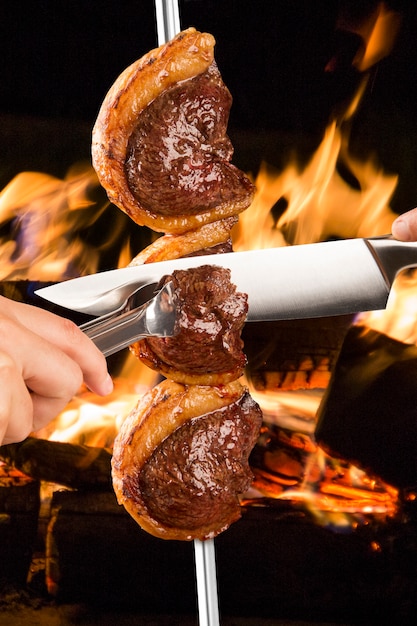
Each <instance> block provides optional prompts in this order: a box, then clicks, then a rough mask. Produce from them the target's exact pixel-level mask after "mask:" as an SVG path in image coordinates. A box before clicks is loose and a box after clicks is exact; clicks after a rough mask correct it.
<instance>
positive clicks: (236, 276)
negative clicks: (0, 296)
mask: <svg viewBox="0 0 417 626" xmlns="http://www.w3.org/2000/svg"><path fill="white" fill-rule="evenodd" d="M202 265H218V266H222V267H226V268H229V269H230V271H231V280H232V282H233V283H234V284H235V285H236V287H237V289H238V291H241V292H244V293H247V294H248V304H249V311H248V317H247V320H248V321H268V320H269V321H271V320H283V319H302V318H313V317H326V316H334V315H344V314H353V313H358V312H362V311H369V310H379V309H383V308H385V307H386V305H387V301H388V296H389V293H390V289H391V286H392V283H393V281H394V279H395V277H396V275H397V274H398V273H399V272H400V271H401V270H402V269H404V268H407V267H414V266H416V265H417V244H416V243H404V242H400V241H397V240H394V239H392V238H391V237H380V238H375V239H359V238H358V239H344V240H338V241H327V242H323V243H312V244H301V245H294V246H287V247H279V248H268V249H263V250H251V251H247V252H231V253H225V254H218V255H206V256H195V257H187V258H179V259H175V260H169V261H161V262H158V263H149V264H143V265H138V266H133V267H126V268H122V269H115V270H109V271H104V272H99V273H97V274H91V275H88V276H84V277H80V278H75V279H72V280H67V281H64V282H62V283H58V284H55V285H51V286H48V287H45V288H42V289H39V290H38V291H37V292H36V293H37V295H39V296H40V297H42V298H44V299H46V300H48V301H50V302H52V303H54V304H58V305H60V306H62V307H65V308H68V309H71V310H73V311H80V310H81V311H85V307H86V304H87V305H88V303H89V301H93V300H94V299H96V298H97V296H99V295H100V294H101V293H103V292H105V291H108V290H113V289H115V288H117V287H118V286H120V285H122V284H126V283H129V284H130V283H131V284H132V290H133V288H134V286H138V285H140V284H143V285H145V284H147V283H150V282H155V281H159V280H160V279H161V278H162V277H163V276H165V275H167V274H171V273H172V272H173V271H174V270H179V269H188V268H192V267H197V266H202Z"/></svg>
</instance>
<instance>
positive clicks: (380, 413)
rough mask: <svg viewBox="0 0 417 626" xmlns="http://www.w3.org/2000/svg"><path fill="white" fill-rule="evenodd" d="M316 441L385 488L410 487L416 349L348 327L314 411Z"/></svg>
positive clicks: (414, 469) (416, 414)
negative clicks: (318, 403)
mask: <svg viewBox="0 0 417 626" xmlns="http://www.w3.org/2000/svg"><path fill="white" fill-rule="evenodd" d="M316 439H317V441H318V442H319V444H320V445H321V446H322V447H323V448H325V449H326V450H327V451H329V452H330V453H331V454H332V455H336V456H339V457H341V458H344V459H346V460H349V461H350V462H352V463H354V464H356V465H359V466H361V467H362V468H364V469H366V470H367V471H368V472H370V473H371V474H373V475H377V476H379V477H380V478H382V479H383V480H385V481H386V482H387V483H389V484H390V485H393V486H395V487H397V488H409V487H415V486H416V485H417V347H416V346H414V345H408V344H404V343H402V342H400V341H396V340H394V339H391V338H390V337H388V336H387V335H384V334H382V333H379V332H377V331H374V330H371V329H369V328H366V327H364V326H352V328H351V329H350V330H349V332H348V333H347V335H346V339H345V341H344V344H343V346H342V349H341V352H340V356H339V359H338V361H337V364H336V367H335V369H334V372H333V374H332V378H331V382H330V385H329V387H328V389H327V391H326V393H325V396H324V398H323V400H322V403H321V406H320V408H319V411H318V423H317V428H316Z"/></svg>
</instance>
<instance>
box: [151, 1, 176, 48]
mask: <svg viewBox="0 0 417 626" xmlns="http://www.w3.org/2000/svg"><path fill="white" fill-rule="evenodd" d="M155 11H156V28H157V33H158V45H159V46H162V45H163V44H164V43H166V42H167V41H170V39H172V38H173V37H175V35H178V33H179V32H180V30H181V24H180V10H179V6H178V1H177V0H171V1H170V0H155Z"/></svg>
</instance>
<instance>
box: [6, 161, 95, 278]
mask: <svg viewBox="0 0 417 626" xmlns="http://www.w3.org/2000/svg"><path fill="white" fill-rule="evenodd" d="M97 186H98V181H97V178H96V175H95V173H94V170H93V169H92V168H91V167H90V166H88V167H81V166H74V167H73V168H71V169H70V171H69V172H68V174H67V176H66V178H65V179H64V180H60V179H58V178H55V177H54V176H50V175H48V174H43V173H41V172H22V173H21V174H18V175H17V176H16V177H15V178H14V179H13V180H12V181H11V182H10V183H9V184H8V185H7V186H6V187H5V188H4V189H3V191H2V192H1V194H0V227H1V228H2V230H3V229H7V228H6V227H8V230H9V233H8V236H7V237H4V238H3V239H0V261H1V269H0V278H1V280H19V279H21V280H36V281H42V280H45V281H55V280H56V281H58V280H62V279H63V278H69V277H73V276H74V277H75V276H78V275H80V274H84V273H93V272H95V271H96V270H97V264H98V259H99V251H98V250H96V249H94V248H92V247H91V246H87V245H86V244H85V243H83V242H81V240H80V239H79V238H78V237H76V236H75V233H76V232H77V231H78V230H80V229H81V228H88V227H89V226H91V225H92V224H93V223H94V221H96V220H97V217H98V216H99V214H100V211H101V210H103V209H104V207H102V208H101V209H99V210H97V207H96V205H95V203H94V202H93V201H92V200H90V199H89V195H90V193H91V191H92V190H93V189H94V188H96V187H97Z"/></svg>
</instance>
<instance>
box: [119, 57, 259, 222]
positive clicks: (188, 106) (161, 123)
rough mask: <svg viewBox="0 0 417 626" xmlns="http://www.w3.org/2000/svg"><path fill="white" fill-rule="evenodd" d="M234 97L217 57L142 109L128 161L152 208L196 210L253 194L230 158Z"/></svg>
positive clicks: (171, 212)
mask: <svg viewBox="0 0 417 626" xmlns="http://www.w3.org/2000/svg"><path fill="white" fill-rule="evenodd" d="M231 104H232V97H231V95H230V92H229V90H228V89H227V87H226V86H225V84H224V83H223V81H222V79H221V76H220V73H219V71H218V69H217V66H216V64H215V63H213V64H212V65H211V66H210V67H209V69H208V70H207V71H205V72H203V73H202V74H200V75H198V76H196V77H194V78H192V79H189V80H185V81H182V82H180V83H179V84H177V85H175V86H174V87H171V88H170V89H167V90H166V91H165V92H164V93H163V94H161V95H160V96H159V97H158V98H156V99H155V100H154V101H152V102H151V103H150V104H149V105H148V106H147V108H146V109H145V110H144V111H143V112H142V113H141V116H140V119H139V122H138V125H137V127H136V129H135V130H134V131H133V133H132V134H131V136H130V138H129V144H128V150H127V159H126V164H125V172H126V178H127V181H128V185H129V188H130V191H131V192H132V194H133V196H134V197H135V198H136V199H137V200H138V201H139V202H140V204H141V205H142V206H143V207H144V208H145V209H148V210H150V211H155V212H157V213H158V214H161V215H166V216H175V215H177V214H179V213H181V214H184V215H195V214H198V213H201V212H204V211H207V210H208V209H211V208H213V207H217V206H219V205H222V204H224V203H228V202H239V201H242V200H243V199H245V197H246V196H247V198H248V199H249V201H248V204H249V202H250V198H251V196H252V193H253V186H252V184H251V183H250V181H249V179H247V177H246V176H245V175H244V174H243V173H242V172H241V171H240V170H238V169H237V168H236V167H235V166H234V165H232V164H231V163H230V159H231V158H232V154H233V147H232V144H231V142H230V140H229V138H228V136H227V134H226V130H227V123H228V118H229V112H230V107H231Z"/></svg>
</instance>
